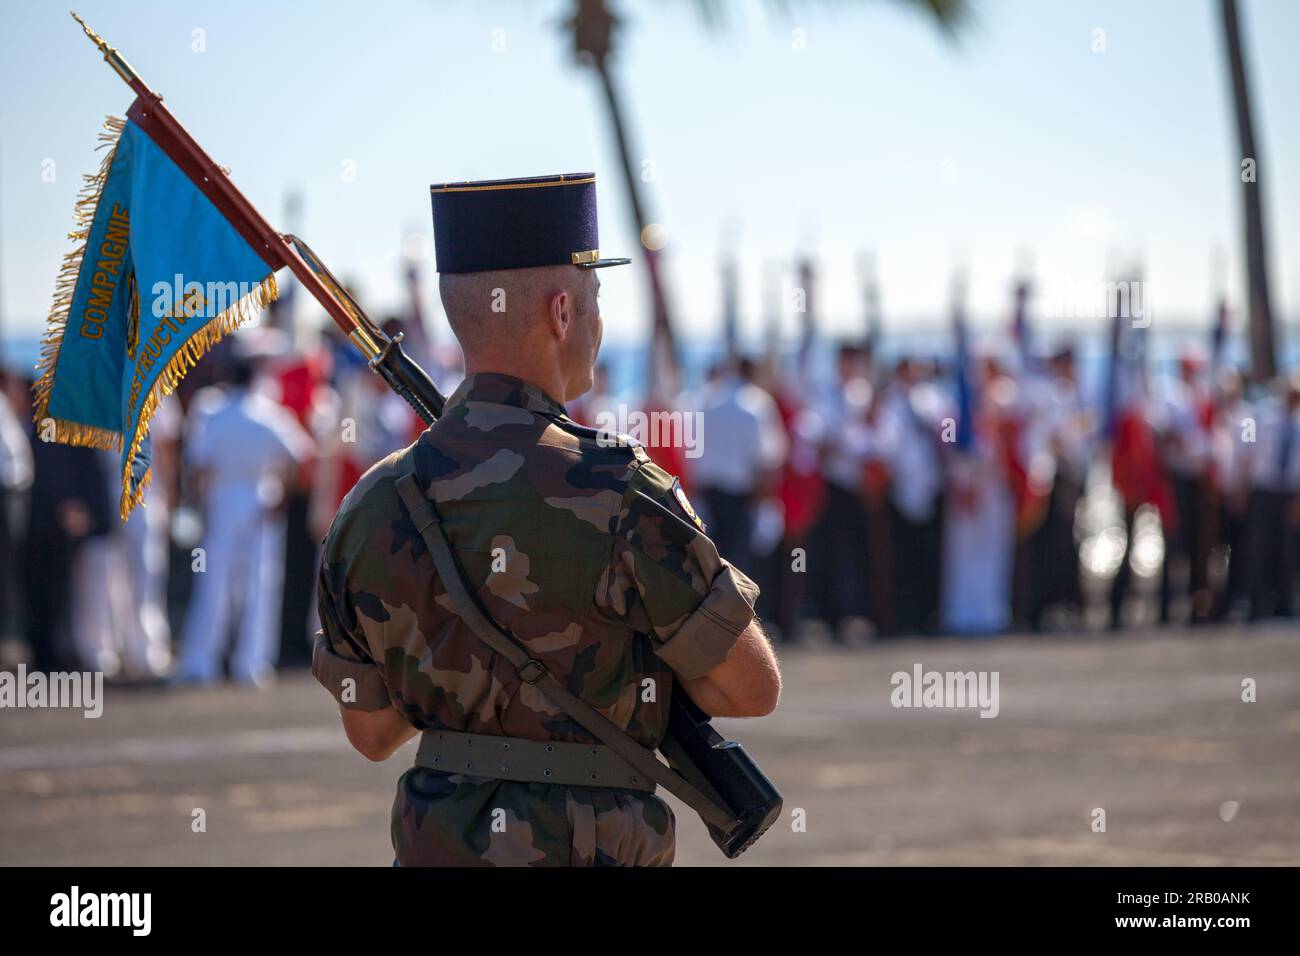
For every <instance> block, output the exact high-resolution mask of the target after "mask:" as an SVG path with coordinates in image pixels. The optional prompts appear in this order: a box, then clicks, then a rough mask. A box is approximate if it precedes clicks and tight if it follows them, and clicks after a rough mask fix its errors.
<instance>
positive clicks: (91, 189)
mask: <svg viewBox="0 0 1300 956" xmlns="http://www.w3.org/2000/svg"><path fill="white" fill-rule="evenodd" d="M124 129H126V120H124V119H120V118H119V117H116V116H109V117H107V118H106V119H105V120H104V128H103V129H102V130H101V131H100V134H99V146H97V147H96V149H104V148H105V147H108V153H107V154H106V155H105V156H104V159H103V161H102V162H101V163H100V164H99V171H98V172H95V173H90V174H88V175H86V176H84V177H82V179H83V183H82V186H81V191H80V192H79V193H78V194H77V204H76V208H75V210H74V211H73V214H72V217H73V230H72V232H70V233H68V238H69V239H71V240H73V241H74V242H76V243H77V244H76V245H75V246H73V247H72V249H71V250H69V251H68V253H67V254H66V255H65V256H64V257H63V266H62V268H60V269H59V277H58V279H57V281H56V282H55V284H54V301H53V302H52V303H51V304H50V314H49V317H48V318H47V319H46V326H45V335H44V337H43V338H42V339H41V358H40V362H39V364H38V365H37V367H36V370H37V373H38V377H37V379H36V383H35V384H34V385H33V386H32V393H33V397H34V400H35V403H36V407H35V415H34V418H35V420H36V425H37V433H36V437H37V438H39V439H41V440H42V441H57V442H61V443H63V444H68V445H83V446H86V447H90V448H104V449H109V450H112V451H121V450H122V436H121V434H120V433H118V432H115V431H112V430H110V429H107V428H95V427H94V426H91V425H84V424H81V423H79V422H69V421H64V420H63V419H58V418H51V417H50V414H49V407H50V391H51V389H52V388H53V387H54V368H55V366H56V365H58V363H59V346H60V345H61V344H62V342H63V333H64V331H65V330H66V329H67V327H68V313H69V311H70V310H71V309H72V295H73V292H74V290H75V289H76V285H77V276H78V275H79V274H80V272H81V261H82V259H83V258H84V257H85V254H86V244H87V238H88V237H89V235H90V226H91V223H93V222H94V220H95V211H96V210H97V209H98V208H99V197H100V193H101V192H102V191H103V189H104V183H106V182H107V181H108V171H109V169H110V168H111V167H112V165H113V157H114V156H116V155H117V142H118V139H119V138H120V137H121V135H122V130H124ZM47 423H48V424H47ZM51 424H52V425H53V427H54V433H53V434H49V432H48V429H49V428H50V425H51Z"/></svg>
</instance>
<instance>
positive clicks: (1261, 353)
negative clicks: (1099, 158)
mask: <svg viewBox="0 0 1300 956" xmlns="http://www.w3.org/2000/svg"><path fill="white" fill-rule="evenodd" d="M1220 3H1221V6H1222V13H1223V41H1224V44H1225V45H1226V46H1227V48H1228V70H1229V73H1230V76H1231V79H1232V101H1233V105H1234V106H1235V107H1236V114H1237V139H1238V141H1239V143H1240V145H1241V156H1242V162H1243V164H1244V163H1245V161H1246V160H1250V161H1251V164H1252V165H1253V166H1254V165H1257V162H1258V159H1259V154H1258V153H1256V152H1255V125H1254V121H1253V119H1252V117H1251V111H1250V89H1249V87H1248V86H1247V84H1246V62H1245V55H1244V53H1243V51H1242V48H1241V27H1240V26H1239V25H1238V22H1237V0H1220ZM1241 187H1242V199H1243V200H1244V202H1245V206H1246V216H1245V227H1246V229H1245V233H1246V235H1245V238H1246V273H1247V276H1248V278H1249V283H1250V291H1249V296H1250V304H1249V307H1250V313H1249V314H1250V376H1251V378H1252V379H1254V380H1255V381H1257V382H1258V381H1263V380H1265V379H1268V378H1272V377H1273V376H1274V375H1275V374H1277V351H1276V347H1275V346H1274V336H1273V314H1272V312H1271V311H1270V309H1269V300H1268V262H1267V260H1268V256H1267V250H1266V247H1265V243H1264V215H1263V205H1264V204H1263V201H1262V200H1261V199H1260V194H1259V191H1260V184H1259V182H1258V178H1257V176H1250V177H1247V176H1245V175H1244V174H1243V175H1242V184H1241Z"/></svg>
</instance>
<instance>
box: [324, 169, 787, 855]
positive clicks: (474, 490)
mask: <svg viewBox="0 0 1300 956" xmlns="http://www.w3.org/2000/svg"><path fill="white" fill-rule="evenodd" d="M432 194H433V212H434V234H435V244H436V255H437V264H438V271H439V272H440V273H441V277H440V283H439V291H440V294H441V298H442V302H443V305H444V307H445V309H446V313H447V317H448V319H449V321H450V324H451V327H452V331H453V332H454V333H455V335H456V337H457V339H458V340H459V341H460V344H461V347H462V350H463V352H464V356H465V368H466V373H467V374H466V378H465V380H464V382H462V383H461V385H460V387H459V388H457V389H456V391H455V392H454V393H453V394H452V396H451V397H450V399H449V401H448V403H447V407H446V410H445V414H444V415H443V417H442V418H441V419H440V420H439V421H438V422H437V423H436V424H435V425H433V426H432V427H430V428H429V429H428V430H426V431H425V432H424V434H423V435H421V436H420V438H419V439H418V440H417V441H416V442H415V443H414V444H413V445H411V446H410V447H408V448H406V449H404V450H402V451H399V452H396V453H394V454H392V455H390V456H388V457H387V458H385V459H384V460H382V461H380V462H379V463H378V464H376V465H375V466H374V467H372V468H371V469H370V471H369V472H367V473H366V475H365V476H363V477H362V479H361V480H360V482H358V484H357V486H356V487H355V488H354V489H353V490H352V491H351V493H350V494H349V495H348V496H347V498H345V499H344V501H343V504H342V505H341V507H340V509H339V513H338V515H337V516H336V518H335V520H334V523H333V525H332V527H331V529H330V532H329V534H328V535H327V536H326V539H325V544H324V552H323V555H322V565H321V573H320V582H319V597H318V600H319V609H320V619H321V625H322V631H321V633H320V635H319V636H318V639H317V644H316V651H315V656H314V660H313V667H312V670H313V673H314V674H315V675H316V678H317V679H318V680H319V681H320V682H321V684H322V685H324V686H325V687H326V688H327V689H328V690H329V691H330V692H331V693H332V694H334V696H335V697H336V699H337V700H338V701H339V704H340V712H341V714H342V719H343V726H344V730H345V732H346V733H347V736H348V739H349V740H350V741H351V742H352V744H353V746H354V747H356V749H357V750H358V751H360V752H361V753H362V754H363V755H365V756H366V757H368V758H369V759H371V760H384V759H386V758H387V757H388V756H389V755H391V754H392V753H393V752H394V751H395V750H396V749H397V748H398V747H399V746H400V745H401V744H402V743H404V742H405V741H407V740H409V739H410V738H411V737H413V736H415V735H416V734H422V739H421V745H420V749H419V752H418V755H417V758H416V766H414V767H413V768H411V769H410V770H408V771H406V773H404V774H403V776H402V778H401V780H400V781H399V784H398V793H397V798H396V800H395V802H394V805H393V818H392V838H393V846H394V850H395V853H396V860H395V863H396V865H399V866H410V865H480V866H481V865H535V866H536V865H551V866H564V865H609V864H615V865H668V864H670V863H671V862H672V859H673V852H674V817H673V813H672V811H671V810H670V809H669V807H668V805H667V804H666V803H665V802H664V801H662V800H661V799H659V798H658V797H657V796H655V795H654V792H653V785H650V786H647V785H646V782H644V781H640V782H638V780H637V778H636V777H635V776H630V775H628V774H627V773H626V771H627V770H628V767H627V765H626V764H622V765H621V767H620V766H619V765H616V764H609V763H605V764H602V765H601V766H600V768H599V771H600V773H599V775H598V776H600V779H603V780H609V781H610V782H611V783H612V784H614V785H609V786H592V785H590V780H589V775H588V774H587V773H586V771H585V770H584V771H583V773H582V774H581V775H579V774H578V772H577V769H576V768H577V766H578V765H579V764H581V762H582V761H584V760H595V758H594V757H592V758H589V757H587V756H586V755H587V754H594V753H595V752H596V751H598V750H599V749H600V748H597V747H592V746H591V745H592V744H593V743H595V741H594V738H593V736H592V735H591V734H589V733H587V732H586V731H585V730H583V728H582V727H581V726H580V725H579V724H578V723H576V722H575V721H574V720H573V719H571V718H570V717H569V715H568V714H566V713H565V712H564V711H562V710H560V709H559V708H558V707H556V706H553V705H552V704H551V703H550V702H549V701H548V698H547V697H546V696H544V695H543V694H542V693H541V692H540V690H539V688H538V686H536V685H535V684H534V683H533V682H532V681H533V680H535V679H536V677H535V675H533V674H529V673H527V667H524V668H521V669H520V670H519V671H516V669H515V667H514V666H512V665H511V664H510V663H508V662H507V660H505V659H504V657H503V656H502V655H499V654H497V653H494V652H493V650H491V649H490V648H489V646H488V645H487V643H485V641H484V640H482V639H480V637H478V636H477V634H476V632H475V631H474V630H473V629H471V627H470V626H469V625H467V624H466V623H465V621H464V620H462V619H461V617H460V616H459V615H458V613H457V611H456V609H455V608H456V606H457V605H456V604H455V603H454V601H453V599H452V597H451V596H450V595H449V593H448V588H447V587H446V583H445V582H444V581H443V580H442V579H441V576H440V575H438V574H437V572H436V571H435V569H434V563H433V560H432V557H431V554H430V551H429V549H428V547H427V546H426V544H425V540H427V539H424V538H422V531H420V530H417V528H416V526H415V523H414V522H413V521H412V520H411V518H410V514H409V512H408V510H407V508H406V507H405V505H406V502H405V501H404V500H403V499H402V497H401V495H400V494H399V490H398V489H399V487H400V485H399V482H400V481H401V480H402V479H404V478H405V476H407V475H410V474H412V473H414V475H415V478H416V482H417V484H418V489H419V493H420V494H423V495H424V498H425V500H428V501H431V502H433V504H434V506H435V508H436V512H437V514H438V516H439V518H440V522H441V527H442V529H443V530H444V531H445V532H446V534H447V536H448V538H449V539H450V543H451V546H452V548H453V549H454V552H455V554H456V556H457V558H458V559H459V562H460V564H461V566H462V568H463V570H464V572H465V577H466V578H467V579H468V582H469V589H470V590H471V591H473V592H474V593H475V596H476V598H477V601H478V603H479V605H480V606H481V607H482V609H483V610H485V611H486V612H487V614H488V615H490V617H491V618H492V619H494V620H495V621H496V623H497V624H499V625H500V626H501V627H503V628H505V629H506V630H507V631H509V632H510V634H512V635H514V637H515V638H516V639H517V640H518V641H519V642H520V643H522V644H524V645H525V646H526V649H527V652H528V654H529V655H530V656H531V657H532V658H533V660H532V661H530V662H529V665H533V664H536V663H540V664H541V665H543V666H544V667H545V668H546V669H548V670H549V671H550V673H551V674H552V675H553V676H554V677H556V678H557V679H558V680H559V682H560V683H561V684H562V685H563V686H564V687H565V688H566V689H567V690H568V691H569V692H570V693H572V694H574V695H576V696H577V697H579V698H580V699H581V700H582V701H584V702H585V703H587V704H590V705H591V706H592V707H594V708H596V709H597V710H598V711H599V712H600V713H601V714H602V715H604V716H605V717H607V718H608V719H609V720H610V721H612V722H613V723H614V724H615V725H616V726H617V727H618V728H621V729H622V730H624V731H625V732H626V733H627V734H628V735H630V736H631V737H633V738H634V739H635V740H636V741H638V742H639V743H640V744H642V745H644V746H645V747H648V748H653V747H655V746H657V745H658V744H659V742H660V740H661V738H662V737H663V734H664V731H665V724H666V720H667V715H668V706H669V697H670V694H671V693H672V690H673V687H674V681H673V675H674V674H676V676H677V677H678V678H679V679H680V687H682V688H684V689H685V692H686V693H687V694H689V695H690V697H691V699H692V700H694V701H695V702H696V703H697V704H698V705H699V706H700V707H701V708H702V709H704V710H705V711H707V712H709V713H710V714H714V715H726V716H738V717H739V716H761V715H763V714H767V713H770V712H771V711H772V710H773V708H774V707H775V706H776V701H777V697H778V695H779V692H780V678H779V675H778V672H777V667H776V662H775V660H774V658H773V656H772V652H771V649H770V647H769V645H768V642H767V640H766V638H765V636H764V634H763V632H762V630H761V629H760V627H759V625H758V622H757V621H756V620H755V619H754V615H753V604H754V601H755V599H756V597H757V594H758V589H757V587H755V586H754V584H753V583H752V582H751V581H750V580H749V579H748V578H747V577H746V576H745V575H744V574H743V573H741V572H740V571H739V570H738V569H736V568H734V567H732V566H731V565H730V564H728V563H727V562H726V561H725V560H723V559H722V558H721V557H720V556H719V554H718V552H717V550H716V548H715V547H714V545H713V543H712V541H710V540H709V538H708V537H706V535H705V534H704V529H703V526H702V524H701V523H700V521H699V519H698V518H697V517H696V515H695V512H694V509H693V508H692V507H691V504H690V502H689V501H688V500H687V498H686V496H685V495H684V494H683V493H682V490H681V486H680V484H679V483H678V482H677V480H676V479H675V478H673V477H672V476H671V475H668V474H667V473H665V472H664V471H663V470H662V469H660V468H659V467H658V466H656V465H655V464H654V463H653V462H651V461H650V459H649V457H648V456H647V455H646V453H645V451H644V449H643V448H642V447H640V446H639V445H636V444H635V443H631V442H630V440H619V441H613V440H611V436H606V435H603V434H602V433H600V432H597V431H595V430H593V429H589V428H585V427H583V426H580V425H578V424H576V423H575V422H574V421H573V420H572V419H571V418H570V417H569V416H568V415H567V413H566V411H565V407H564V404H563V403H564V402H567V401H570V400H572V399H574V398H576V397H577V396H579V395H581V394H582V393H584V392H585V391H587V390H588V389H589V388H590V387H591V384H592V369H593V366H594V365H595V362H596V354H597V351H598V349H599V346H600V340H601V332H602V322H601V317H600V310H599V305H598V303H597V301H596V297H597V293H598V289H599V285H600V283H599V280H598V278H597V274H596V273H595V272H594V271H592V270H593V269H596V268H600V267H604V266H612V265H621V264H624V263H626V262H627V261H628V260H626V259H614V260H611V259H600V258H599V253H598V252H597V239H596V199H595V177H594V176H593V175H591V174H586V173H583V174H577V175H564V176H551V177H541V178H534V179H524V180H502V181H494V182H477V183H457V184H447V185H440V186H434V187H432ZM408 491H409V489H408ZM408 500H409V499H408ZM480 754H481V755H482V756H481V757H480ZM616 759H617V758H614V757H613V755H612V754H607V755H606V760H616ZM597 762H599V761H597ZM582 766H584V767H586V766H587V765H586V764H583V765H582ZM592 766H593V767H594V766H595V764H592ZM591 775H597V772H596V770H595V769H593V770H592V771H591ZM612 778H617V779H612Z"/></svg>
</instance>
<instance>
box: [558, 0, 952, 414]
mask: <svg viewBox="0 0 1300 956" xmlns="http://www.w3.org/2000/svg"><path fill="white" fill-rule="evenodd" d="M905 2H906V3H907V5H909V6H914V7H918V8H920V9H922V10H923V11H925V12H926V13H928V14H929V15H931V16H932V17H933V19H934V20H935V22H936V23H937V24H938V25H939V26H940V27H941V28H942V29H944V30H945V31H946V32H948V33H949V34H951V33H952V32H953V31H954V30H955V29H956V27H957V26H958V24H959V23H960V22H961V21H962V20H963V19H964V18H965V16H966V14H967V12H968V7H967V3H966V0H905ZM768 5H769V7H771V8H773V9H774V10H775V11H777V12H781V13H785V12H788V11H789V10H790V9H791V7H792V6H794V4H793V3H792V2H791V0H768ZM694 6H695V8H696V10H697V11H698V12H699V14H700V16H701V17H702V19H703V20H704V21H705V24H706V25H707V26H709V27H715V28H716V27H720V26H722V25H723V23H724V21H725V18H726V13H725V7H724V4H723V3H722V2H720V0H694ZM565 25H566V26H567V27H568V29H569V30H570V31H571V34H572V39H573V49H574V53H575V55H576V56H577V59H578V62H579V63H582V64H584V65H586V66H590V67H591V68H592V69H594V70H595V71H596V75H597V78H598V79H599V80H600V88H601V92H602V93H603V95H604V98H605V108H606V110H607V112H608V115H609V122H610V127H611V128H612V130H613V132H614V141H615V143H616V144H617V145H618V152H619V159H620V161H621V163H622V166H623V178H624V184H625V185H626V187H627V192H628V199H629V200H630V202H631V204H632V216H633V220H634V222H635V225H636V229H637V241H638V242H640V243H641V245H642V247H643V248H644V250H645V258H646V275H647V278H648V280H649V283H650V297H651V301H652V303H653V307H654V326H653V331H652V337H651V348H650V375H649V379H648V381H649V382H650V383H651V387H652V388H653V387H654V386H655V385H656V384H658V385H659V386H660V387H665V388H666V387H671V386H670V385H669V384H668V383H670V382H671V381H672V380H673V379H674V378H676V377H677V376H678V375H679V374H680V371H679V370H680V359H679V357H678V353H677V346H676V340H675V337H674V335H673V323H672V319H671V309H670V307H669V301H668V296H667V294H666V292H665V289H664V283H663V273H662V270H661V263H660V249H659V248H658V247H657V244H655V243H653V242H650V243H647V241H646V240H647V238H648V237H647V235H646V226H647V225H649V222H648V220H647V218H646V212H645V203H644V201H643V199H642V195H641V179H640V177H639V176H638V175H637V170H636V167H635V165H634V164H633V160H632V155H633V151H632V148H631V146H630V144H629V134H628V127H627V122H626V120H625V118H624V117H625V110H624V107H623V98H622V94H621V91H620V89H619V86H618V83H617V81H616V77H615V76H614V73H613V71H612V69H611V67H610V54H611V53H612V51H613V44H614V32H615V30H616V29H617V27H618V25H619V21H618V17H617V16H615V14H614V13H613V12H611V11H610V9H609V7H608V6H607V4H606V2H605V0H574V6H573V16H572V17H570V18H569V20H568V21H566V23H565Z"/></svg>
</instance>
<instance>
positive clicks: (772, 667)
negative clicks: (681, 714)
mask: <svg viewBox="0 0 1300 956" xmlns="http://www.w3.org/2000/svg"><path fill="white" fill-rule="evenodd" d="M681 684H682V687H683V688H684V689H685V691H686V693H687V694H689V695H690V698H691V700H693V701H695V703H696V704H697V705H698V706H699V708H700V709H701V710H703V711H704V712H705V713H706V714H709V715H710V716H711V717H766V716H767V715H768V714H770V713H772V711H774V710H776V705H777V701H778V700H779V699H780V697H781V671H780V669H779V668H778V667H777V663H776V655H774V654H773V653H772V645H771V644H770V643H769V642H768V639H767V636H766V635H765V634H764V633H763V629H762V627H761V626H760V625H759V623H758V621H757V620H754V621H752V622H750V625H749V627H747V628H745V632H744V633H743V634H741V635H740V639H739V640H737V641H736V643H735V645H734V646H733V647H732V648H731V650H730V651H729V652H728V654H727V659H726V660H725V661H723V662H722V663H721V664H719V665H718V666H717V667H715V668H713V669H712V670H711V671H709V672H708V673H707V674H705V675H704V676H703V677H697V678H694V679H685V678H682V679H681Z"/></svg>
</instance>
